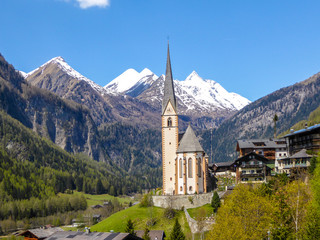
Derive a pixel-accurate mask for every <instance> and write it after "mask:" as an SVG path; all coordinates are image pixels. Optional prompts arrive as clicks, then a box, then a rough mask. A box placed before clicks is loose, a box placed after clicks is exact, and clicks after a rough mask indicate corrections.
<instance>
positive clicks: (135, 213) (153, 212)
mask: <svg viewBox="0 0 320 240" xmlns="http://www.w3.org/2000/svg"><path fill="white" fill-rule="evenodd" d="M164 211H165V209H163V208H159V207H149V208H143V207H139V205H135V206H132V207H130V208H127V209H125V210H122V211H120V212H117V213H115V214H113V215H111V216H110V217H108V218H106V219H104V220H103V221H101V222H99V223H98V224H96V225H94V226H92V227H91V231H97V232H109V231H110V230H114V231H115V232H124V229H125V227H126V222H127V220H128V219H131V220H133V222H134V223H135V227H134V228H135V230H144V229H145V227H146V224H147V222H148V221H150V219H151V218H154V220H155V221H156V223H155V225H153V226H150V227H148V228H149V229H150V230H164V231H165V233H166V236H169V235H170V233H171V231H172V228H173V225H174V221H175V219H167V218H165V217H164V216H163V215H164ZM177 217H178V220H179V223H180V225H181V227H182V231H183V232H184V234H188V233H190V228H189V225H188V222H187V219H186V217H185V214H184V212H183V211H178V212H177Z"/></svg>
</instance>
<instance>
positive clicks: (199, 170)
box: [198, 158, 201, 177]
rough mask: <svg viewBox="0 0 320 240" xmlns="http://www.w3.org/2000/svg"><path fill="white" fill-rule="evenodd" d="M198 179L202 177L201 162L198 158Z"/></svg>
mask: <svg viewBox="0 0 320 240" xmlns="http://www.w3.org/2000/svg"><path fill="white" fill-rule="evenodd" d="M198 177H201V161H200V158H198Z"/></svg>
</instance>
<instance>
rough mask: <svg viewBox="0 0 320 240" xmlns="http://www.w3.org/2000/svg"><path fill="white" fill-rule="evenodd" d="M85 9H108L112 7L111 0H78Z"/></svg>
mask: <svg viewBox="0 0 320 240" xmlns="http://www.w3.org/2000/svg"><path fill="white" fill-rule="evenodd" d="M76 1H77V2H78V3H79V5H80V7H81V8H83V9H86V8H90V7H101V8H104V7H107V6H109V5H110V0H76Z"/></svg>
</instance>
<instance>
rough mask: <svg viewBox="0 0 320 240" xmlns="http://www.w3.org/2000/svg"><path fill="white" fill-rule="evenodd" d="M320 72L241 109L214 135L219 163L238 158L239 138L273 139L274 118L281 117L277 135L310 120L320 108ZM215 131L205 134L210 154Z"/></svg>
mask: <svg viewBox="0 0 320 240" xmlns="http://www.w3.org/2000/svg"><path fill="white" fill-rule="evenodd" d="M319 103H320V73H317V74H315V75H313V76H312V77H310V78H308V79H307V80H305V81H302V82H299V83H296V84H294V85H292V86H289V87H285V88H282V89H280V90H278V91H275V92H273V93H271V94H269V95H267V96H265V97H263V98H260V99H258V100H257V101H255V102H253V103H251V104H249V105H248V106H246V107H244V108H243V109H241V110H240V111H239V112H238V113H236V114H235V115H233V116H232V117H231V118H230V119H228V120H226V121H225V122H223V123H222V124H221V126H220V127H219V128H217V129H216V130H215V131H214V133H213V157H214V159H215V161H228V160H232V159H235V157H236V152H235V148H236V141H237V139H246V138H268V137H272V136H273V117H274V115H275V114H277V115H278V117H279V120H278V122H277V132H278V133H280V132H284V131H286V130H288V129H289V128H290V127H291V126H292V125H294V124H295V123H297V122H299V121H301V120H303V119H306V118H307V117H308V116H309V114H310V113H311V112H312V111H314V110H315V109H316V108H317V107H319ZM210 139H211V131H205V132H204V133H203V135H202V142H203V144H204V147H205V148H206V150H207V152H208V153H210Z"/></svg>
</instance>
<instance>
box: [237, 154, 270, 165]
mask: <svg viewBox="0 0 320 240" xmlns="http://www.w3.org/2000/svg"><path fill="white" fill-rule="evenodd" d="M252 160H258V161H262V162H263V163H266V164H267V163H269V160H268V159H267V158H265V157H264V156H261V155H259V154H256V153H255V152H251V153H248V154H246V155H244V156H242V157H240V158H238V159H237V160H236V161H235V163H241V162H249V161H252Z"/></svg>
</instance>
